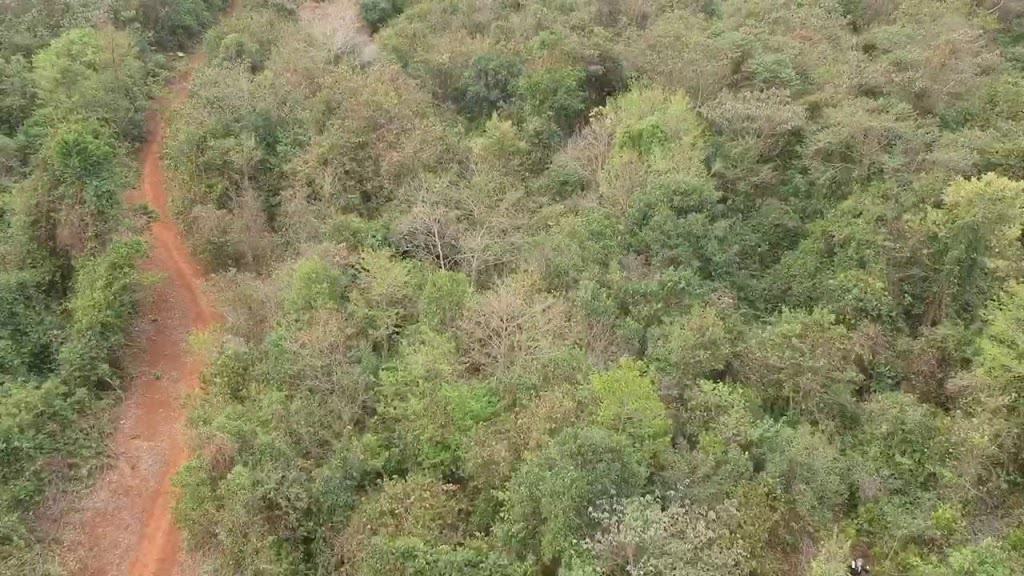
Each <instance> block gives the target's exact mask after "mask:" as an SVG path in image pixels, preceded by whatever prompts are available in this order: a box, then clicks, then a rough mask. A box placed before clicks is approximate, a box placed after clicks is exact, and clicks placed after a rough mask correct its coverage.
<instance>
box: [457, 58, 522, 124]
mask: <svg viewBox="0 0 1024 576" xmlns="http://www.w3.org/2000/svg"><path fill="white" fill-rule="evenodd" d="M521 74H522V65H521V64H520V63H519V62H518V61H517V60H515V59H513V58H511V57H509V56H505V55H501V54H481V55H480V56H477V57H476V59H474V60H473V62H472V64H471V65H470V68H469V69H468V70H466V72H465V73H464V74H463V77H462V93H463V95H462V97H461V99H460V104H459V106H460V108H461V109H462V110H463V112H464V113H465V114H466V115H467V116H469V117H471V118H480V119H483V118H488V117H490V115H491V114H493V113H494V112H496V111H498V110H500V109H501V108H502V107H504V106H506V105H508V104H509V103H510V102H512V99H513V97H514V96H515V93H514V90H515V87H516V83H517V82H518V80H519V76H520V75H521Z"/></svg>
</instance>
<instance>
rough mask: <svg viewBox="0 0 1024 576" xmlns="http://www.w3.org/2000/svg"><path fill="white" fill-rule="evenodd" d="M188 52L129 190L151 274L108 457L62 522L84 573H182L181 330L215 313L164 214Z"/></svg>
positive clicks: (187, 365)
mask: <svg viewBox="0 0 1024 576" xmlns="http://www.w3.org/2000/svg"><path fill="white" fill-rule="evenodd" d="M201 62H202V56H201V55H196V56H194V57H192V59H191V60H190V62H189V66H188V68H187V69H186V71H185V72H184V73H182V74H181V75H180V76H179V77H178V79H177V80H176V81H175V82H174V83H173V85H172V86H171V90H170V92H169V95H168V96H167V97H165V98H163V99H161V100H160V101H159V102H158V103H157V105H156V106H155V110H154V111H153V112H151V113H150V118H149V130H148V131H149V135H148V140H147V142H146V144H145V146H144V147H143V149H142V152H141V162H142V177H141V181H140V184H139V186H138V188H137V189H136V190H135V191H133V192H132V193H131V194H130V195H129V197H128V199H129V201H130V202H132V203H147V204H149V205H150V206H151V207H152V208H153V209H154V210H155V211H156V212H157V213H158V214H159V220H158V221H156V222H155V223H154V224H153V225H152V227H151V229H150V238H149V240H150V257H149V259H148V260H147V261H146V262H145V263H144V264H143V269H144V270H145V271H146V272H149V273H155V274H156V275H157V276H158V277H159V278H160V280H159V282H158V284H157V285H156V286H155V287H154V288H153V289H152V290H151V293H150V294H147V298H145V300H144V302H143V304H142V306H141V310H140V315H139V319H140V321H139V322H138V323H137V326H136V328H135V331H134V333H133V334H132V336H131V342H132V347H131V349H130V350H129V351H128V353H127V358H126V365H127V371H126V372H127V375H128V376H127V378H126V379H127V380H128V382H129V385H128V388H127V392H126V397H125V400H124V403H123V405H122V406H121V408H120V412H119V420H118V425H117V430H116V432H115V435H114V438H113V440H112V445H113V451H112V457H111V462H110V465H109V467H108V468H107V469H106V471H105V472H104V473H103V474H102V475H101V477H100V478H99V480H98V481H97V483H96V485H95V486H94V487H93V489H92V490H91V491H90V492H89V493H88V494H87V495H86V496H85V498H84V500H83V501H82V502H81V503H79V504H78V506H77V509H76V511H75V512H74V513H73V514H72V517H71V518H68V519H66V520H65V522H64V526H63V530H62V532H63V534H64V538H63V540H64V544H63V550H62V552H63V554H62V556H63V558H64V562H65V566H66V568H67V569H68V572H69V573H71V574H76V575H82V576H101V575H102V576H106V575H115V574H117V575H120V574H127V575H131V576H173V575H183V574H186V573H187V572H188V570H187V569H186V568H185V567H183V564H184V562H182V560H181V557H180V556H181V554H180V549H181V539H180V535H179V534H178V531H177V528H176V526H175V524H174V518H173V515H172V507H173V500H174V489H173V486H172V484H171V480H172V478H173V476H174V473H175V472H176V471H177V470H178V468H179V467H180V466H181V465H182V464H183V463H184V462H185V460H186V459H187V456H188V453H187V443H186V439H185V430H184V424H185V408H184V405H183V400H184V398H185V396H186V395H187V394H188V393H189V392H190V391H193V390H195V389H196V388H197V387H198V385H199V374H200V371H201V363H200V361H199V359H197V358H194V357H192V356H191V355H190V353H189V350H188V346H187V341H186V340H187V337H188V334H189V332H191V331H192V330H202V329H205V328H208V327H210V326H212V325H213V324H214V323H215V322H217V320H218V316H217V313H216V311H215V310H214V309H213V307H212V306H211V305H210V303H209V302H208V301H207V299H206V298H205V296H204V295H203V292H202V283H203V276H202V272H201V270H200V268H199V266H198V265H197V264H196V262H195V261H194V260H193V259H192V257H191V255H190V254H189V251H188V247H187V245H186V243H185V241H184V238H183V236H182V233H181V230H180V229H179V228H178V226H177V224H176V223H175V222H174V220H173V219H172V217H171V213H170V210H169V208H168V193H167V189H166V187H165V178H164V171H163V165H162V164H161V160H160V157H161V154H162V151H163V145H164V136H165V130H166V126H165V122H164V116H163V112H164V111H166V110H170V109H172V108H173V107H174V106H176V105H177V104H180V103H181V102H182V101H183V100H184V99H185V98H186V97H187V95H188V89H189V85H190V80H191V75H192V71H193V70H195V69H196V68H197V67H198V66H199V64H201Z"/></svg>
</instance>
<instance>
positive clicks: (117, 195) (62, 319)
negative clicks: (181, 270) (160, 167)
mask: <svg viewBox="0 0 1024 576" xmlns="http://www.w3.org/2000/svg"><path fill="white" fill-rule="evenodd" d="M221 4H222V3H221V2H219V0H218V1H212V2H206V1H197V0H181V1H178V0H167V1H162V0H161V1H151V0H149V1H143V2H135V1H123V2H114V3H110V2H87V1H80V0H76V1H70V0H68V1H56V0H52V1H46V2H37V1H34V0H33V1H23V2H22V1H15V2H13V3H12V2H7V3H5V4H4V7H3V11H2V13H0V462H2V464H0V573H2V574H12V575H24V574H43V573H46V572H48V571H49V570H53V569H54V566H53V565H52V564H51V562H50V559H49V557H48V556H47V555H46V554H44V553H43V552H42V551H41V549H40V535H39V534H37V532H36V531H35V530H33V522H32V517H33V513H34V512H35V511H36V509H37V507H38V506H39V505H40V503H41V501H42V499H43V498H44V497H45V496H46V495H47V493H48V492H52V491H54V490H58V489H61V488H64V487H66V486H69V485H70V486H75V485H80V483H81V480H82V479H84V478H87V477H88V476H89V475H90V473H91V472H92V471H93V470H94V468H95V464H96V463H97V461H98V460H99V456H101V455H102V454H103V447H104V439H105V431H106V430H107V426H106V423H107V422H106V420H107V419H106V411H105V408H106V407H108V406H109V405H110V400H111V399H112V398H114V397H115V396H116V394H115V392H116V389H117V382H118V374H117V368H118V358H119V356H120V355H121V352H122V348H123V346H124V333H125V330H126V328H127V327H128V325H129V323H130V321H131V316H132V312H133V310H134V308H135V301H136V297H137V295H138V289H139V286H140V283H141V276H140V274H139V273H138V271H137V269H136V264H137V263H138V261H139V260H140V258H141V257H142V255H143V254H144V253H145V251H146V246H145V243H144V242H143V241H142V240H141V239H140V238H139V237H138V233H139V231H140V229H141V226H142V225H143V224H144V223H145V214H144V213H142V212H140V213H138V214H135V213H130V212H129V211H127V210H126V209H125V207H124V206H123V203H122V194H123V192H124V191H125V190H126V189H127V188H128V187H129V186H131V184H132V182H133V180H134V178H133V164H134V162H133V159H132V149H133V147H134V146H135V145H137V144H138V143H139V142H140V141H141V139H142V137H143V135H144V128H145V127H144V114H145V111H146V109H147V107H148V105H149V98H150V96H151V95H152V94H153V92H154V87H156V86H157V85H158V82H159V81H160V79H161V75H162V71H163V70H164V69H166V67H167V65H166V63H165V61H164V59H163V57H162V56H160V55H159V53H157V52H155V51H154V50H153V49H152V48H151V47H152V46H156V47H177V46H180V45H181V44H182V43H183V42H184V41H186V40H187V39H188V38H189V37H190V36H194V35H196V34H197V33H199V32H200V31H201V28H202V27H203V26H204V25H206V24H210V23H212V18H213V15H214V13H215V11H216V10H218V9H220V8H222V6H221ZM112 23H113V24H116V26H112V25H111V24H112Z"/></svg>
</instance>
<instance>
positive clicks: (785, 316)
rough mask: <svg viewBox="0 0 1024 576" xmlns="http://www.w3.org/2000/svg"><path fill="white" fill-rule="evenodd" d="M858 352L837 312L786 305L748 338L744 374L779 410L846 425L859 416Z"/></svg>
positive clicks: (838, 426)
mask: <svg viewBox="0 0 1024 576" xmlns="http://www.w3.org/2000/svg"><path fill="white" fill-rule="evenodd" d="M853 353H854V351H853V348H852V344H851V342H850V340H849V335H848V332H847V331H846V329H845V328H843V327H842V326H839V325H837V324H835V318H834V317H833V316H832V315H830V314H828V313H826V312H824V311H821V310H816V311H814V312H812V313H810V314H805V313H799V312H792V311H786V312H783V313H781V314H780V315H778V316H776V317H775V318H774V319H773V321H772V322H771V324H769V325H768V326H766V327H765V328H764V329H762V330H761V331H760V332H759V333H758V334H755V335H753V336H752V337H751V339H750V341H749V342H747V344H746V347H745V349H744V350H743V351H742V352H741V354H740V361H739V366H738V368H739V379H740V381H741V382H743V383H745V384H749V385H750V386H752V387H753V388H754V389H755V390H757V393H758V394H759V395H760V396H761V399H762V402H764V404H765V405H766V406H768V407H769V409H770V410H772V411H775V412H776V413H780V414H782V413H792V414H793V415H796V416H799V417H800V418H803V419H806V420H808V421H809V422H813V423H816V424H818V425H820V426H824V427H829V428H836V429H842V428H844V427H848V426H851V425H852V424H854V423H855V422H856V420H857V414H856V410H855V404H854V390H855V388H856V386H857V385H858V383H859V381H860V379H861V376H860V375H859V374H858V373H857V372H856V370H855V368H854V364H853V359H854V356H853Z"/></svg>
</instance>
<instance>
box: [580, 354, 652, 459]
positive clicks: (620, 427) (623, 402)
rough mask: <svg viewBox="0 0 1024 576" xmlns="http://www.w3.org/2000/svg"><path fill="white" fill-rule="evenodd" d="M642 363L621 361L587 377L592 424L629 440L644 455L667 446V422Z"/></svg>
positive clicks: (649, 455)
mask: <svg viewBox="0 0 1024 576" xmlns="http://www.w3.org/2000/svg"><path fill="white" fill-rule="evenodd" d="M645 371H646V370H645V368H644V366H643V365H642V364H638V363H636V362H629V361H625V362H623V363H622V364H620V365H619V367H618V368H616V369H615V370H612V371H610V372H604V373H600V374H594V375H593V376H591V377H590V389H591V392H592V393H593V395H594V401H595V406H594V423H595V424H597V425H598V426H601V427H602V428H606V429H608V430H611V431H613V432H616V433H618V434H622V435H623V436H625V437H627V438H629V439H630V441H631V442H632V443H633V445H634V446H635V447H636V449H637V450H638V451H639V452H640V453H641V454H643V455H645V456H646V457H647V458H652V457H656V456H657V454H658V452H659V451H662V450H665V449H667V448H668V447H669V422H668V418H666V416H665V405H664V404H662V403H661V399H660V398H658V391H657V388H656V386H655V384H654V381H653V380H651V379H650V378H649V377H648V376H647V375H646V374H645Z"/></svg>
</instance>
